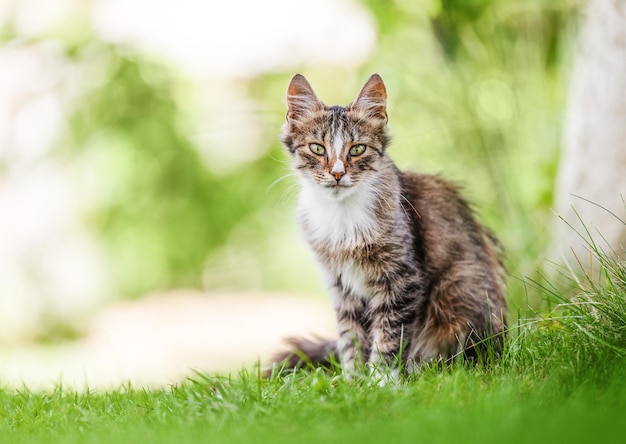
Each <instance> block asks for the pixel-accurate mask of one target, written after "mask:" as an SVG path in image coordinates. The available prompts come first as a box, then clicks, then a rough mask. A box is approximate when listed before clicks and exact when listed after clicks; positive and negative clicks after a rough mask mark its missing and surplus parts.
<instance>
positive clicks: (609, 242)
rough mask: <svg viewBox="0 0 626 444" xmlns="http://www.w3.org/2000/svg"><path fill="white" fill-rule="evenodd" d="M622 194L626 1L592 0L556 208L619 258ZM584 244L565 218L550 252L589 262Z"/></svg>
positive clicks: (624, 213)
mask: <svg viewBox="0 0 626 444" xmlns="http://www.w3.org/2000/svg"><path fill="white" fill-rule="evenodd" d="M577 196H578V197H577ZM625 198H626V1H624V0H589V2H588V3H587V6H586V9H585V15H584V17H583V21H582V29H581V34H580V36H579V46H578V48H577V54H576V59H575V61H574V70H573V73H572V79H571V84H570V91H569V103H568V107H567V111H566V114H565V124H564V133H563V153H562V159H561V164H560V170H559V174H558V178H557V188H556V195H555V207H556V211H557V213H558V214H559V215H560V216H561V217H563V218H564V219H565V220H566V221H567V222H568V223H569V224H571V225H572V226H573V227H574V228H575V229H576V230H577V231H579V232H580V233H585V227H586V228H587V229H588V230H589V231H590V233H591V235H592V237H593V239H594V240H595V241H596V242H597V243H598V244H599V245H600V246H601V247H602V248H603V249H605V251H606V250H612V251H615V252H616V253H618V254H619V255H621V256H622V257H624V256H626V254H625V245H626V224H625V223H626V222H625V221H626V206H625V204H624V199H625ZM610 212H612V213H614V214H615V216H614V215H611V213H610ZM577 214H578V215H577ZM616 216H617V217H616ZM620 219H621V221H620ZM583 224H584V226H583ZM588 250H589V248H588V247H586V246H585V245H584V241H583V239H581V237H580V236H578V235H577V234H576V233H575V231H574V230H572V229H570V228H569V227H568V226H567V225H566V224H565V223H563V221H559V222H558V223H557V224H556V226H555V230H554V245H553V251H552V255H553V256H558V257H559V256H560V257H561V259H566V260H568V261H570V260H571V259H573V257H572V251H573V253H574V254H575V255H576V256H578V258H579V259H581V262H583V264H584V265H585V266H588V265H589V252H588ZM553 258H554V257H553Z"/></svg>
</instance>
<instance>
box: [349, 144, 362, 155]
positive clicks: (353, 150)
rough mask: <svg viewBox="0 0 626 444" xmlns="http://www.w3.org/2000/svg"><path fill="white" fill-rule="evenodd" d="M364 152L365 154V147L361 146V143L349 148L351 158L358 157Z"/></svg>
mask: <svg viewBox="0 0 626 444" xmlns="http://www.w3.org/2000/svg"><path fill="white" fill-rule="evenodd" d="M364 152H365V145H363V144H362V143H359V144H358V145H354V146H353V147H351V148H350V155H351V156H360V155H361V154H363V153H364Z"/></svg>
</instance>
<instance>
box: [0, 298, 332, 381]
mask: <svg viewBox="0 0 626 444" xmlns="http://www.w3.org/2000/svg"><path fill="white" fill-rule="evenodd" d="M334 329H335V326H334V314H333V311H332V308H331V306H330V302H325V301H324V300H316V299H310V298H304V297H298V296H287V295H271V294H270V295H268V294H234V295H227V294H219V295H218V294H203V293H200V292H194V291H187V290H184V291H176V292H171V293H166V294H161V295H156V296H152V297H148V298H145V299H141V300H138V301H132V302H123V303H117V304H114V305H112V306H110V307H109V308H106V309H105V310H103V311H102V312H101V313H99V314H98V315H97V316H96V318H95V319H94V322H93V324H92V326H91V328H90V330H89V332H88V334H87V336H86V337H85V338H84V339H82V340H80V341H77V342H74V343H68V344H65V345H60V346H56V347H44V346H30V347H27V348H19V349H10V350H2V349H0V385H2V386H18V387H19V386H21V385H26V386H27V387H29V388H33V389H45V388H52V387H54V386H55V385H56V384H59V383H62V384H63V385H64V386H69V387H73V388H77V389H83V388H85V387H87V386H88V387H89V388H111V387H119V386H120V384H123V383H126V382H131V383H132V384H133V386H162V385H167V384H172V383H177V382H180V381H181V380H182V378H184V377H185V376H186V375H190V374H193V371H194V370H199V371H203V372H210V373H215V372H222V373H225V372H229V371H230V372H233V373H236V372H237V371H238V370H239V369H241V368H242V367H243V366H246V367H248V368H250V366H251V365H253V364H254V363H255V362H256V361H257V360H258V359H259V358H260V359H261V360H262V361H263V360H265V359H267V357H268V356H270V355H271V354H272V353H273V352H275V351H276V350H278V349H280V347H281V340H282V339H283V338H285V337H288V336H293V335H306V334H317V335H321V336H327V337H332V336H333V334H334Z"/></svg>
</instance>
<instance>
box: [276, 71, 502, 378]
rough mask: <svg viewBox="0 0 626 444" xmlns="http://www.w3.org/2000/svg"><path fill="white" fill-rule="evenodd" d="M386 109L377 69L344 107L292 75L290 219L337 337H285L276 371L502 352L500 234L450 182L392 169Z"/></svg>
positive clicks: (286, 137)
mask: <svg viewBox="0 0 626 444" xmlns="http://www.w3.org/2000/svg"><path fill="white" fill-rule="evenodd" d="M386 107H387V90H386V87H385V84H384V82H383V80H382V78H381V77H380V76H379V75H378V74H373V75H372V76H371V77H370V78H369V79H368V80H367V82H366V83H365V84H364V86H363V87H362V89H361V91H360V92H359V94H358V95H357V97H356V99H355V100H354V101H353V102H352V103H350V104H349V105H347V106H345V107H342V106H327V105H325V104H324V103H322V102H321V101H320V100H319V99H318V98H317V96H316V95H315V92H314V91H313V89H312V88H311V85H310V84H309V83H308V81H307V80H306V79H305V78H304V77H303V76H302V75H300V74H296V75H295V76H294V77H293V78H292V79H291V82H290V83H289V87H288V89H287V108H288V111H287V116H286V122H285V124H284V126H283V132H282V136H281V142H282V144H283V145H284V147H285V148H286V149H287V152H288V153H289V155H290V157H291V159H292V163H293V169H294V170H295V172H296V175H297V177H298V179H299V182H300V184H301V190H300V194H299V203H298V218H299V222H300V226H301V229H302V232H303V234H304V237H305V238H306V240H307V241H308V243H309V244H310V247H311V248H312V250H313V252H314V254H315V256H316V258H317V261H318V262H319V264H320V265H321V268H322V271H323V273H324V276H325V278H326V281H327V284H328V287H329V289H330V292H331V296H332V301H333V305H334V309H335V312H336V316H337V332H338V339H337V340H336V341H335V340H311V339H291V340H289V342H290V346H291V349H290V350H288V351H285V352H283V353H281V354H279V355H277V356H276V357H275V358H274V363H281V362H282V364H283V368H288V369H291V368H297V367H300V366H303V365H305V364H307V363H312V364H317V365H323V366H328V365H330V363H331V362H333V361H334V362H339V363H340V365H341V369H342V372H344V373H346V374H347V375H356V374H362V370H363V369H364V365H365V367H366V368H367V367H370V371H371V370H372V369H375V368H380V367H381V366H383V365H384V366H386V367H387V368H391V369H394V368H396V369H397V368H398V367H402V368H405V369H412V368H416V367H417V366H419V365H420V364H421V363H423V362H428V361H432V360H442V361H449V360H451V359H453V358H455V357H456V356H463V357H464V358H465V359H466V360H472V361H475V360H477V359H479V358H480V357H486V356H487V355H488V354H490V353H495V354H499V353H500V352H501V350H502V347H503V338H504V331H505V330H506V302H505V298H504V280H503V275H504V266H503V263H502V260H501V258H500V246H499V243H498V241H497V240H496V238H495V237H494V236H493V235H492V234H491V232H490V231H489V230H487V229H486V228H485V227H483V226H482V225H481V224H479V222H477V220H476V218H475V216H474V214H473V211H472V209H471V208H470V206H469V204H468V203H467V202H466V201H465V200H464V199H463V198H462V197H461V195H460V192H459V190H458V188H457V186H455V185H453V184H451V183H449V182H447V181H445V180H443V179H442V178H440V177H439V176H433V175H423V174H414V173H409V172H401V171H400V170H399V169H398V168H397V167H396V166H395V164H394V163H393V162H392V160H391V159H390V158H389V156H388V154H387V148H388V145H389V143H390V136H389V135H388V132H387V121H388V118H387V110H386ZM399 364H401V365H399ZM275 367H276V366H275Z"/></svg>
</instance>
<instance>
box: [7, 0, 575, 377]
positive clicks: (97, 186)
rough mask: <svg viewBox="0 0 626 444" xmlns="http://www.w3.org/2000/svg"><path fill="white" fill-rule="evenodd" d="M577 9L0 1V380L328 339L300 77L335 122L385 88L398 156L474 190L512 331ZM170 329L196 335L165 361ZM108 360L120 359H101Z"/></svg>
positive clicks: (557, 127)
mask: <svg viewBox="0 0 626 444" xmlns="http://www.w3.org/2000/svg"><path fill="white" fill-rule="evenodd" d="M581 7H582V4H581V2H578V1H574V0H530V1H513V0H423V1H415V0H387V1H384V0H360V1H359V0H338V1H332V0H316V1H309V0H264V1H262V2H259V1H256V0H228V1H221V0H213V1H200V0H177V1H174V0H2V1H0V350H1V352H0V355H1V357H2V363H0V384H1V383H8V382H11V381H19V380H20V379H21V380H24V381H26V382H32V383H35V382H42V381H43V383H46V382H51V381H52V382H53V381H54V380H58V378H62V377H63V376H62V374H65V375H70V379H71V378H75V379H78V380H81V381H88V382H89V381H91V382H92V383H97V382H98V379H97V377H96V376H90V375H89V371H90V370H89V369H93V368H96V369H102V368H104V367H103V366H105V367H106V363H107V362H116V364H115V365H116V366H117V367H116V368H117V370H110V371H108V370H107V372H104V373H105V375H104V377H106V376H109V377H110V379H109V380H107V381H109V382H113V381H117V380H119V378H120V377H125V378H132V377H133V376H134V375H135V374H134V373H132V372H131V371H130V370H129V372H126V373H125V370H124V365H125V363H126V364H128V365H130V362H131V360H133V359H134V360H135V361H144V362H146V363H149V364H150V366H151V367H152V369H151V371H152V372H153V374H159V368H158V366H159V365H161V364H160V363H161V362H162V361H158V360H154V361H151V360H150V359H151V358H149V356H151V355H150V354H149V353H151V352H150V350H153V351H154V353H156V354H158V353H159V352H163V350H165V349H166V348H167V347H172V348H174V349H177V350H178V351H180V349H181V347H182V345H181V344H187V345H189V344H190V343H192V342H194V341H196V342H198V345H197V348H195V349H193V350H191V351H190V354H188V355H187V356H195V357H196V358H197V357H198V356H200V355H202V356H203V359H204V360H202V361H198V363H197V366H198V367H199V368H201V369H208V370H212V369H213V368H216V369H220V370H223V369H224V368H223V367H224V366H223V365H222V366H220V365H217V364H216V362H215V361H220V360H221V359H222V358H220V357H218V355H215V354H214V355H212V354H211V350H213V349H212V348H211V347H217V346H219V347H221V348H223V349H225V350H229V349H230V350H232V349H233V348H235V347H236V346H237V344H239V343H246V342H248V343H254V340H255V339H256V338H257V337H258V336H262V335H263V333H262V332H261V331H259V330H258V329H260V328H264V327H263V326H268V324H272V325H274V326H275V325H277V324H279V325H281V324H285V323H289V322H295V323H294V325H293V326H294V328H297V327H298V326H300V327H301V328H304V327H306V328H308V327H309V324H306V322H307V320H308V321H309V322H313V320H314V324H315V325H317V323H318V321H317V318H315V317H314V315H313V313H314V312H315V313H317V311H315V310H318V309H319V310H320V313H326V312H325V311H324V310H326V308H325V307H326V306H325V305H324V304H327V303H326V294H325V289H324V287H323V285H322V283H321V279H320V274H319V273H318V271H317V268H316V266H315V263H314V261H313V259H312V256H311V254H310V253H309V252H308V250H307V247H306V245H305V244H304V242H303V241H302V239H301V238H300V236H299V233H298V229H297V226H296V223H295V219H294V216H293V207H294V203H295V197H296V195H297V183H296V181H295V179H294V177H293V176H292V175H291V173H290V170H289V164H288V162H287V160H288V159H287V157H286V155H285V153H283V150H282V148H281V146H280V145H279V143H278V134H279V132H280V127H281V125H282V122H283V121H284V115H285V96H284V94H285V89H286V85H287V83H288V81H289V79H290V77H291V76H292V75H293V74H294V73H295V72H300V73H303V74H304V75H306V77H307V78H308V79H309V80H310V82H311V83H312V85H313V87H314V88H315V90H316V92H317V93H318V95H319V97H320V98H322V99H323V100H324V101H326V102H327V103H333V104H334V103H338V104H345V103H347V102H349V101H350V100H352V99H353V98H354V96H355V95H356V93H357V92H358V90H359V88H360V86H361V85H362V83H363V82H364V81H365V80H366V79H367V77H368V76H369V75H370V74H371V73H372V72H379V73H380V74H381V75H382V76H383V78H384V79H385V82H386V83H387V87H388V91H389V106H388V109H389V116H390V127H391V132H392V134H393V137H394V139H393V145H392V147H391V151H390V152H391V155H392V157H393V158H394V159H395V160H396V162H397V164H398V165H399V166H400V167H401V168H403V169H414V170H419V171H422V172H430V173H441V174H443V175H444V176H446V177H448V178H450V179H452V180H455V181H458V182H460V183H462V184H463V185H464V189H465V194H466V195H467V197H468V198H469V199H470V200H471V201H473V202H474V203H475V207H476V209H477V212H478V213H479V215H480V217H481V219H482V220H483V221H484V222H485V223H486V224H487V225H488V226H489V227H490V228H492V229H493V230H494V231H495V232H496V233H497V234H498V236H499V237H500V238H501V240H502V242H503V244H504V245H505V246H506V250H507V264H508V267H509V270H510V274H511V277H510V279H509V281H510V283H509V287H510V289H511V290H510V295H509V298H510V303H511V309H512V313H513V317H514V318H515V317H516V316H518V315H519V314H522V315H523V314H525V313H527V312H529V311H530V312H532V311H533V310H540V309H541V304H542V301H541V300H540V299H536V298H534V296H533V295H532V294H529V292H528V291H527V289H526V288H525V287H524V286H523V285H521V284H520V283H519V280H518V279H519V278H520V277H523V276H527V275H529V274H533V273H535V270H536V269H537V267H538V266H540V264H541V263H542V262H543V260H544V258H545V251H546V249H547V247H548V238H549V232H550V227H551V225H552V223H553V222H552V219H553V218H554V216H553V214H552V213H551V212H550V209H551V208H552V205H553V199H554V191H553V190H554V185H555V180H556V174H557V170H558V163H559V153H560V147H561V131H562V120H563V112H564V108H565V104H566V97H567V92H568V82H569V76H570V72H571V66H572V59H573V52H574V47H575V44H574V42H575V41H576V36H577V33H578V27H579V19H580V11H581ZM142 301H143V302H142ZM146 301H152V302H153V303H155V304H156V305H158V306H159V307H161V308H160V310H161V311H158V310H157V309H156V308H154V304H153V305H150V304H149V303H148V302H146ZM216 301H218V302H219V309H218V308H216V307H217V305H216V303H217V302H216ZM294 301H296V302H295V303H297V302H298V301H301V302H302V304H304V305H302V307H305V308H304V309H302V310H300V311H299V312H298V311H297V310H298V309H297V308H294V310H296V311H294V312H293V313H292V312H290V311H289V307H290V305H289V304H294ZM142 304H144V305H142ZM159 304H160V305H159ZM194 304H195V305H194ZM306 304H312V305H306ZM319 304H321V305H319ZM322 305H323V306H322ZM116 307H117V308H116ZM120 307H121V308H120ZM181 307H187V308H186V309H183V308H181ZM268 307H271V309H270V308H268ZM311 307H314V308H311ZM320 307H321V308H320ZM115 310H117V311H115ZM177 310H179V311H177ZM181 310H182V311H181ZM281 310H285V311H284V313H285V314H284V315H282V314H281ZM296 312H297V313H299V315H298V314H297V313H296ZM103 313H107V315H106V316H104V315H103ZM116 313H117V315H118V316H117V317H116ZM151 316H152V317H151ZM298 316H301V318H298ZM331 316H332V315H331ZM290 317H292V318H291V319H287V318H290ZM105 318H106V319H105ZM146 318H150V319H151V321H150V326H151V327H148V326H147V325H148V324H147V323H146V321H145V320H146ZM258 318H262V320H261V321H258ZM103 319H105V320H103ZM173 319H174V320H173ZM257 321H258V322H265V324H256V323H255V322H257ZM168 322H170V323H171V322H174V323H175V324H176V325H178V326H179V327H181V326H182V327H181V328H183V327H184V328H183V330H184V331H185V332H186V333H187V334H188V338H187V339H186V340H182V339H181V342H177V343H175V344H174V345H172V344H169V345H167V344H166V342H167V340H168V339H171V337H172V336H173V335H174V333H173V331H174V330H171V329H170V330H168V328H169V327H168V325H170V324H168ZM194 322H196V323H197V324H194ZM319 322H321V321H319ZM329 322H330V324H331V325H332V319H330V320H329ZM98 323H100V324H98ZM103 323H104V324H103ZM303 323H304V324H303ZM96 324H97V325H100V327H99V329H98V335H99V337H100V339H101V340H102V341H104V342H102V341H101V342H93V336H94V330H93V329H94V325H96ZM196 325H197V327H196V328H195V329H194V326H196ZM202 325H204V326H202ZM258 325H261V326H258ZM170 326H171V325H170ZM211 326H213V327H215V329H214V330H211V331H208V330H206V329H207V328H209V327H211ZM220 326H221V327H220ZM150 328H152V330H150ZM181 328H178V330H176V332H180V331H182V330H181ZM324 328H326V327H324ZM255 329H257V330H255ZM242 331H243V332H244V333H245V334H244V335H243V338H242V339H239V340H237V339H235V338H234V336H233V335H234V333H232V332H239V333H241V332H242ZM138 333H142V334H143V336H142V338H141V340H137V341H135V342H133V341H134V340H133V339H132V338H131V335H132V334H138ZM281 333H282V331H281ZM117 336H119V337H120V338H119V341H118V342H117V343H111V342H110V340H111V338H112V337H117ZM102 338H104V339H102ZM192 338H193V339H192ZM107 340H109V343H108V347H110V348H112V349H113V350H114V351H116V352H118V355H116V356H117V358H114V357H111V356H113V355H111V356H108V357H107V356H104V355H102V356H101V355H98V353H99V352H102V353H104V350H105V349H106V347H107V345H103V344H105V343H106V341H107ZM89 341H91V342H89ZM151 341H152V342H151ZM185 341H187V342H185ZM237 341H239V342H237ZM124 343H126V344H127V345H128V344H129V343H130V344H133V345H132V347H131V348H130V349H129V350H126V351H125V352H124V353H126V354H124V355H123V356H122V355H119V353H121V352H120V349H121V347H122V344H124ZM155 343H156V344H155ZM194 343H195V342H194ZM86 344H91V348H89V347H88V346H87V345H86ZM94 344H96V345H94ZM198 350H200V351H198ZM112 353H113V352H112ZM194 353H195V355H194ZM96 355H97V356H98V357H97V358H95V357H94V356H96ZM220 356H221V355H220ZM115 359H118V360H117V361H115ZM163 359H164V360H166V361H168V360H169V361H171V360H172V359H174V358H172V355H167V356H166V357H165V358H163ZM246 359H247V358H245V359H244V358H241V357H240V356H239V355H237V356H236V357H235V358H234V361H228V362H229V365H230V366H231V367H233V366H234V367H236V365H235V364H237V365H238V364H239V363H240V362H249V360H248V361H246ZM133 362H134V361H133ZM190 362H191V361H184V362H182V363H181V364H180V366H179V367H176V368H177V369H178V370H180V369H183V368H188V366H193V365H194V363H193V362H191V363H190ZM68 363H72V365H74V366H75V368H74V370H68V368H66V367H63V365H69V364H68ZM233 363H235V364H233ZM212 364H216V365H213V366H212ZM221 364H223V362H221ZM76 369H78V370H76ZM120 369H122V370H120ZM35 370H37V371H35ZM48 370H49V371H48ZM46 371H48V373H45V372H46ZM116 371H117V373H115V372H116ZM42 372H43V373H42ZM55 372H56V373H55ZM72 372H74V373H72ZM35 373H36V374H35ZM162 373H163V372H161V374H162ZM58 374H61V376H59V375H58ZM76 374H78V375H79V376H76ZM80 374H82V375H83V376H84V378H83V379H81V378H80ZM173 374H174V373H170V374H168V375H169V377H173V376H171V375H173ZM55 375H57V376H55ZM112 375H114V376H115V377H113V376H112ZM101 376H102V375H101ZM2 378H4V381H3V380H2ZM29 378H30V379H29ZM55 378H57V379H55ZM90 378H91V379H90ZM115 378H118V379H115ZM157 379H158V378H157ZM157 379H155V380H157ZM7 381H8V382H7ZM33 381H34V382H33Z"/></svg>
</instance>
